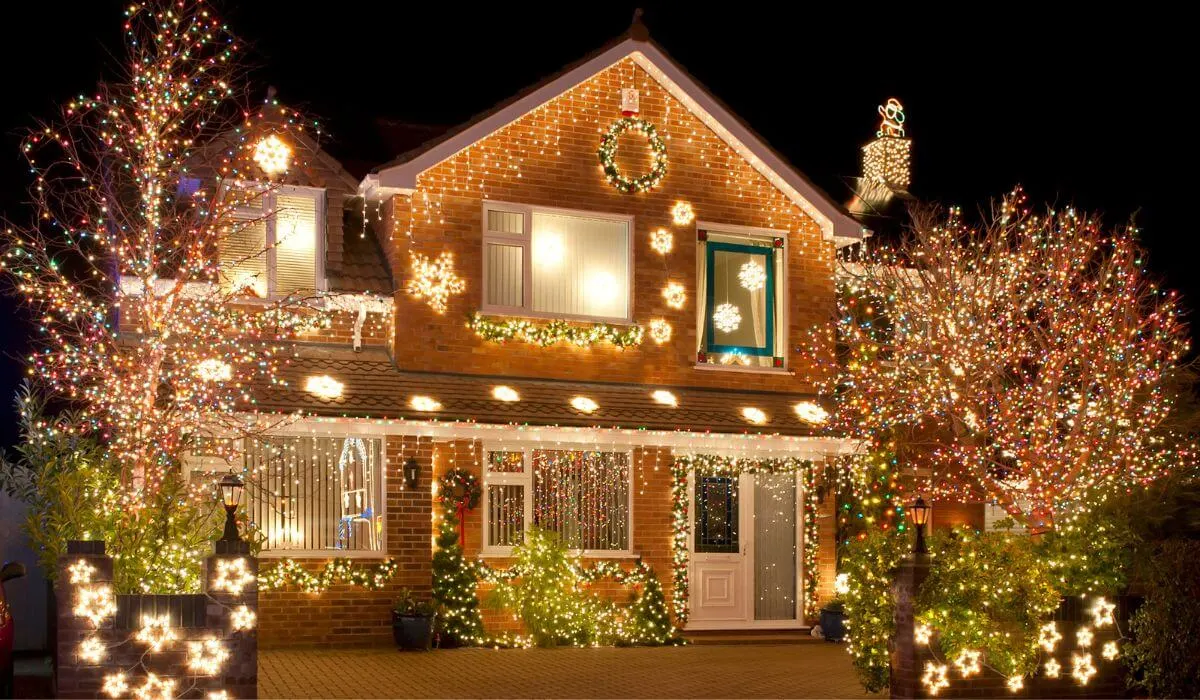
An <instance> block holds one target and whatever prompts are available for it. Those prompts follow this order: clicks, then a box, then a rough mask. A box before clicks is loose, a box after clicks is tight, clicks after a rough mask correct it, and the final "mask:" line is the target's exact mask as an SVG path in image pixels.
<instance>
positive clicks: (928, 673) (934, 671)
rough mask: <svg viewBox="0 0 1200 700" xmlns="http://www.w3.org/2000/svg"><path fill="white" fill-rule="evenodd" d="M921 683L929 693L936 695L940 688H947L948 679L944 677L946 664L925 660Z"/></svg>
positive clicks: (948, 684) (948, 685)
mask: <svg viewBox="0 0 1200 700" xmlns="http://www.w3.org/2000/svg"><path fill="white" fill-rule="evenodd" d="M921 684H922V685H924V686H925V689H926V690H928V691H929V694H930V695H937V694H938V691H940V690H941V689H942V688H949V687H950V681H949V680H947V679H946V665H945V664H935V663H934V662H932V661H926V662H925V673H923V674H922V675H921Z"/></svg>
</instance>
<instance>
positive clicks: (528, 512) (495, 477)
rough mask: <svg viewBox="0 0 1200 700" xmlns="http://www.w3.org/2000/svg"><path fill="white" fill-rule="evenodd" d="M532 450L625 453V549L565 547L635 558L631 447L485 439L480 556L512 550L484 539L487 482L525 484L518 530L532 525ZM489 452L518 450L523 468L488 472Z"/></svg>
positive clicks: (501, 554)
mask: <svg viewBox="0 0 1200 700" xmlns="http://www.w3.org/2000/svg"><path fill="white" fill-rule="evenodd" d="M534 450H547V451H551V452H553V451H564V450H586V451H589V452H609V453H613V454H623V455H625V459H626V460H628V464H629V482H628V484H627V485H626V493H628V494H629V507H628V508H627V509H626V512H627V513H628V518H629V521H628V522H627V523H626V524H625V529H626V532H627V533H628V537H627V538H626V543H627V546H626V547H625V549H572V550H569V552H570V554H571V555H572V556H581V557H585V558H588V559H634V558H637V556H638V555H637V553H636V552H635V551H634V549H633V536H634V530H633V526H634V522H635V520H634V516H633V505H634V493H635V492H634V490H633V471H634V466H635V465H634V462H633V449H632V448H628V447H627V448H624V449H602V448H599V447H596V446H583V445H565V446H561V447H557V448H556V447H547V446H544V445H529V444H520V445H514V444H512V443H485V444H484V445H483V460H482V466H483V502H482V507H483V511H482V512H483V517H482V518H480V519H481V520H482V521H483V525H482V526H481V528H480V529H481V531H482V537H483V539H481V540H480V542H481V543H483V546H482V548H481V549H480V556H483V557H511V556H512V554H513V547H500V546H490V545H488V542H490V541H491V539H490V538H489V537H488V535H489V534H490V532H489V525H490V524H489V522H488V521H489V518H488V513H490V512H491V510H490V508H489V505H490V503H489V500H490V495H489V493H488V486H508V485H514V486H515V485H521V486H523V487H524V488H525V507H524V511H525V521H524V530H522V532H529V529H530V528H531V527H532V526H533V502H534V493H533V489H534V485H533V451H534ZM491 452H520V453H522V454H523V455H524V467H523V471H522V472H521V473H520V474H514V473H512V472H491V471H489V470H488V465H489V463H490V460H489V459H488V455H489V453H491Z"/></svg>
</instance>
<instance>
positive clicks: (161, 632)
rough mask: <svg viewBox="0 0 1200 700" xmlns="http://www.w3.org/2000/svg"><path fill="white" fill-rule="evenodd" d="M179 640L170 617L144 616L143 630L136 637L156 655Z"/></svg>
mask: <svg viewBox="0 0 1200 700" xmlns="http://www.w3.org/2000/svg"><path fill="white" fill-rule="evenodd" d="M177 638H178V635H177V634H175V628H174V627H171V616H170V615H142V628H141V629H140V630H138V632H137V635H135V636H134V639H137V640H138V641H139V642H141V643H142V644H145V645H146V646H148V647H149V648H150V651H152V652H155V653H157V652H160V651H162V650H163V647H165V646H166V645H168V644H170V643H171V642H173V641H175V640H176V639H177Z"/></svg>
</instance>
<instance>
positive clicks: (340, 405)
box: [255, 345, 828, 436]
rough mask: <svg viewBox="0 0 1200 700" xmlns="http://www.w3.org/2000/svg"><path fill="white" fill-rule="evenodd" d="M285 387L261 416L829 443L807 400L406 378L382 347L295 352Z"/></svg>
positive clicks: (442, 375)
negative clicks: (671, 398) (668, 400)
mask: <svg viewBox="0 0 1200 700" xmlns="http://www.w3.org/2000/svg"><path fill="white" fill-rule="evenodd" d="M320 375H328V376H330V377H332V378H333V379H335V380H337V381H339V382H341V383H342V384H343V385H344V388H343V390H342V394H341V396H340V397H338V398H332V399H326V398H321V397H318V396H315V395H314V394H312V393H310V392H308V391H305V389H304V386H305V382H306V380H307V379H308V378H309V377H311V376H320ZM279 378H280V379H282V380H284V381H286V385H278V384H277V385H273V386H262V387H259V388H258V390H257V391H256V392H255V393H256V398H257V401H258V406H259V407H260V408H261V409H262V410H265V411H282V412H287V411H295V410H300V411H303V412H305V413H308V414H313V415H319V416H345V417H355V418H387V419H413V420H439V421H460V422H475V423H494V424H529V425H539V426H587V427H603V428H625V429H641V428H644V429H647V430H667V431H670V430H681V431H689V432H715V433H734V434H742V433H749V434H761V435H775V434H778V435H791V436H816V435H828V433H827V432H825V431H822V430H820V429H819V428H815V427H814V426H812V425H811V424H809V423H806V422H804V421H802V420H800V418H799V417H798V416H797V415H796V412H795V410H794V406H795V404H796V403H797V402H800V401H814V402H815V401H816V398H815V397H814V396H811V395H806V394H798V393H785V392H766V391H732V390H723V389H707V388H696V387H678V386H666V385H649V384H618V383H610V382H582V381H563V380H553V379H537V378H529V377H517V376H480V375H467V374H456V373H449V372H410V371H403V370H400V369H399V368H397V367H396V365H395V363H394V362H393V361H392V359H391V357H390V355H389V354H388V353H387V351H386V350H385V349H383V348H371V347H368V348H365V349H364V350H363V351H362V352H358V353H355V352H352V351H348V350H346V349H345V348H344V347H337V348H334V347H329V346H311V345H306V346H302V347H300V348H298V350H297V355H296V357H295V358H294V359H293V360H292V361H291V362H290V364H289V365H288V366H287V367H286V368H284V369H283V370H282V371H281V372H280V377H279ZM499 385H504V386H508V387H511V388H512V389H514V390H515V391H516V392H517V393H518V394H519V395H520V400H519V401H514V402H504V401H499V400H497V399H494V398H492V390H493V388H494V387H496V386H499ZM658 389H663V390H666V391H669V392H671V393H672V394H674V395H675V397H676V399H677V402H678V403H677V406H675V407H672V406H669V405H663V404H659V403H656V402H655V401H654V399H653V398H651V392H653V391H655V390H658ZM413 396H428V397H430V398H432V399H434V400H436V401H437V402H438V403H440V404H441V408H440V409H439V410H437V411H417V410H414V409H413V408H412V407H411V405H410V401H411V400H412V397H413ZM576 396H586V397H588V398H590V399H592V400H593V401H595V402H596V403H597V404H598V405H599V408H597V409H596V410H595V411H594V412H593V413H591V414H587V413H583V412H581V411H578V410H576V409H574V408H572V407H571V405H570V401H571V399H572V398H574V397H576ZM744 407H753V408H757V409H759V410H761V411H762V412H763V413H764V414H766V417H767V420H766V422H764V423H762V424H760V425H755V424H752V423H750V422H749V421H747V420H746V419H745V418H744V417H743V416H742V409H743V408H744Z"/></svg>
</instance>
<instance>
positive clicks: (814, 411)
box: [793, 401, 829, 425]
mask: <svg viewBox="0 0 1200 700" xmlns="http://www.w3.org/2000/svg"><path fill="white" fill-rule="evenodd" d="M793 409H794V410H795V411H796V417H798V418H799V419H800V420H802V421H804V422H805V423H811V424H812V425H820V424H822V423H824V422H825V421H827V420H829V411H826V410H825V409H824V408H821V406H820V405H819V404H816V403H813V402H812V401H801V402H800V403H798V404H796V405H795V406H793Z"/></svg>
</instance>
